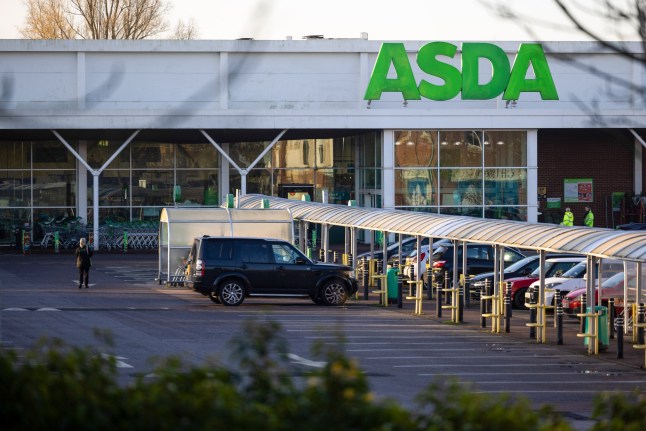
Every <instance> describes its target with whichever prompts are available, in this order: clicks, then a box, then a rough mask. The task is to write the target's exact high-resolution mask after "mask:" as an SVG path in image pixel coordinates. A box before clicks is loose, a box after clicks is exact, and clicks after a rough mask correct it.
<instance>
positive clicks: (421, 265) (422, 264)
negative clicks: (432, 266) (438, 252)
mask: <svg viewBox="0 0 646 431" xmlns="http://www.w3.org/2000/svg"><path fill="white" fill-rule="evenodd" d="M445 244H451V241H450V240H448V239H438V240H436V241H434V242H433V250H435V249H437V248H438V247H439V246H441V245H445ZM429 250H430V247H429V245H428V243H427V244H425V245H422V246H421V247H420V249H419V251H420V253H419V257H418V256H417V250H413V251H411V252H410V254H409V255H408V257H406V264H405V266H404V276H405V277H408V278H411V274H410V270H411V266H415V263H417V268H418V271H420V274H422V273H424V272H426V264H427V263H428V258H429V256H430V254H429Z"/></svg>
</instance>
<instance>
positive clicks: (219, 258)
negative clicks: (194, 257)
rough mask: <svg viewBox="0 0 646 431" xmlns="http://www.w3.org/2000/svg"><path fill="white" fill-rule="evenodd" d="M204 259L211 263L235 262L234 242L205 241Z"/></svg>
mask: <svg viewBox="0 0 646 431" xmlns="http://www.w3.org/2000/svg"><path fill="white" fill-rule="evenodd" d="M203 244H204V253H203V255H204V259H206V260H207V261H209V262H214V263H218V262H227V261H232V260H233V241H204V242H203Z"/></svg>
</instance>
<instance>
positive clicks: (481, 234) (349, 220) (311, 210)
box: [239, 195, 646, 262]
mask: <svg viewBox="0 0 646 431" xmlns="http://www.w3.org/2000/svg"><path fill="white" fill-rule="evenodd" d="M263 199H268V200H269V204H270V206H271V208H287V209H289V210H290V212H291V213H292V216H293V217H294V219H295V220H303V221H306V222H310V223H326V224H330V225H334V226H344V227H356V228H360V229H367V230H379V231H386V232H393V233H401V234H405V235H414V236H417V235H420V236H427V237H431V238H448V239H452V240H458V241H467V242H482V243H489V244H500V245H503V246H506V247H517V248H524V249H532V250H545V251H552V252H566V253H576V254H583V255H591V256H596V257H600V258H613V259H622V260H629V261H635V262H646V232H641V231H621V230H614V229H601V228H588V227H566V226H558V225H554V224H545V223H527V222H521V221H511V220H491V219H482V218H475V217H466V216H451V215H443V214H429V213H423V212H413V211H403V210H395V209H382V208H363V207H356V206H355V207H350V206H344V205H334V204H323V203H318V202H306V201H296V200H290V199H283V198H276V197H268V196H263V195H245V196H242V197H240V203H239V207H240V208H258V207H259V206H260V205H261V202H262V200H263Z"/></svg>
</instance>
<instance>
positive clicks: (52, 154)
mask: <svg viewBox="0 0 646 431" xmlns="http://www.w3.org/2000/svg"><path fill="white" fill-rule="evenodd" d="M70 145H72V147H76V146H75V145H74V144H73V143H70ZM32 168H33V169H74V168H76V158H75V157H74V155H73V154H72V153H70V151H69V150H68V149H67V147H66V146H65V145H63V144H62V143H60V142H34V143H33V166H32Z"/></svg>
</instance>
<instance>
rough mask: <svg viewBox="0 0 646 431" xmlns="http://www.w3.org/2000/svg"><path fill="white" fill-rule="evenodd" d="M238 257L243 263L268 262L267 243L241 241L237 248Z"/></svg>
mask: <svg viewBox="0 0 646 431" xmlns="http://www.w3.org/2000/svg"><path fill="white" fill-rule="evenodd" d="M238 250H239V252H240V259H241V260H242V262H245V263H270V260H269V245H267V244H259V243H257V242H254V243H251V242H243V243H242V244H240V248H239V249H238Z"/></svg>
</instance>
